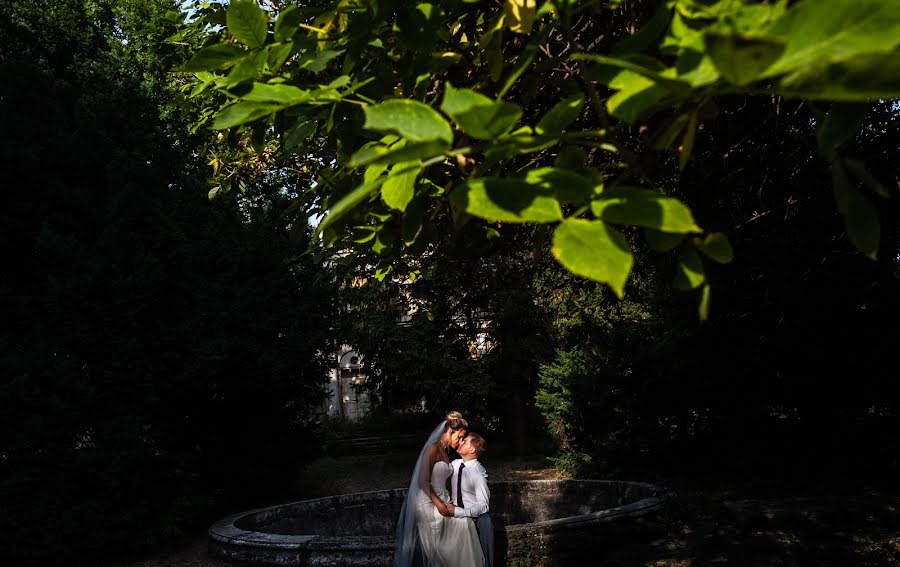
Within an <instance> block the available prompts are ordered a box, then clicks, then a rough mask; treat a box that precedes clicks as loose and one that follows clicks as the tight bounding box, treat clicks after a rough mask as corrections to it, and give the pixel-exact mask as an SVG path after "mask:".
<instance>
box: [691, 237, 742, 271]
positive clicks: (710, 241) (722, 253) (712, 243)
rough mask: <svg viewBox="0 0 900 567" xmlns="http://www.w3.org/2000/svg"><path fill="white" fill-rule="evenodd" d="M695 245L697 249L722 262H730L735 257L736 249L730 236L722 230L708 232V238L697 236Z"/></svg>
mask: <svg viewBox="0 0 900 567" xmlns="http://www.w3.org/2000/svg"><path fill="white" fill-rule="evenodd" d="M694 246H696V247H697V250H699V251H701V252H703V253H704V254H706V256H707V257H708V258H709V259H711V260H714V261H716V262H718V263H720V264H728V263H729V262H731V261H732V260H733V259H734V250H733V249H732V248H731V243H730V242H728V238H727V237H726V236H725V235H724V234H722V233H721V232H714V233H712V234H708V235H707V236H706V238H695V239H694Z"/></svg>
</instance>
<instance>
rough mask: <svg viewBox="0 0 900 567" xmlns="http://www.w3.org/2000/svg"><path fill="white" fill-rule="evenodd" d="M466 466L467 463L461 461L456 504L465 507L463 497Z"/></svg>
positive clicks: (457, 479)
mask: <svg viewBox="0 0 900 567" xmlns="http://www.w3.org/2000/svg"><path fill="white" fill-rule="evenodd" d="M464 468H466V464H465V463H459V474H457V475H456V505H457V506H459V507H460V508H465V506H464V505H463V499H462V471H463V469H464Z"/></svg>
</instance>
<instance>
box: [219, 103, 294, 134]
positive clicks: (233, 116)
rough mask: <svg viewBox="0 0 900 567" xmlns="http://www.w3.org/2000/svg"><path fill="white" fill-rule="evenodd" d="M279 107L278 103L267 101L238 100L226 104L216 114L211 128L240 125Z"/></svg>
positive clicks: (270, 112)
mask: <svg viewBox="0 0 900 567" xmlns="http://www.w3.org/2000/svg"><path fill="white" fill-rule="evenodd" d="M280 108H281V106H280V105H278V104H272V103H267V102H238V103H235V104H232V105H231V106H227V107H225V108H224V109H222V111H221V112H219V113H218V114H217V115H216V120H215V122H213V128H214V129H216V130H224V129H226V128H232V127H234V126H240V125H241V124H246V123H247V122H253V121H254V120H256V119H258V118H262V117H263V116H268V115H269V114H273V113H275V112H277V111H278V110H279V109H280Z"/></svg>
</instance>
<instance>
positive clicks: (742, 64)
mask: <svg viewBox="0 0 900 567" xmlns="http://www.w3.org/2000/svg"><path fill="white" fill-rule="evenodd" d="M706 50H707V51H708V52H709V56H710V58H712V60H713V63H714V64H715V66H716V68H717V69H718V70H719V72H720V73H721V74H722V77H723V78H724V79H725V80H726V81H728V82H729V83H732V84H735V85H741V86H743V85H748V84H750V83H752V82H753V81H755V80H757V79H758V77H759V76H760V75H761V74H762V72H763V71H765V70H766V69H768V68H769V66H770V65H771V64H772V63H773V62H774V61H775V60H776V59H778V57H779V56H781V54H782V53H783V52H784V43H783V42H781V41H776V40H769V39H761V40H756V41H754V40H747V39H744V38H742V37H740V36H736V35H719V34H715V33H710V34H708V35H707V36H706Z"/></svg>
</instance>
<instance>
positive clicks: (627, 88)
mask: <svg viewBox="0 0 900 567" xmlns="http://www.w3.org/2000/svg"><path fill="white" fill-rule="evenodd" d="M620 77H623V79H621V80H620V83H623V86H622V88H621V90H619V92H617V93H616V94H614V95H612V96H611V97H609V99H608V100H607V101H606V110H607V111H608V112H609V114H610V115H611V116H614V117H615V118H618V119H619V120H621V121H622V122H625V123H626V124H632V125H633V124H636V123H637V122H638V121H639V120H641V119H642V118H644V117H645V116H647V115H648V114H650V113H651V112H652V111H653V110H654V109H655V108H656V106H657V104H658V103H659V102H660V101H662V100H663V99H664V98H666V97H667V96H669V95H670V94H671V93H670V92H669V91H668V90H667V89H666V88H664V87H662V86H660V85H658V84H657V83H656V82H654V81H653V80H652V79H648V78H647V77H642V76H641V75H636V74H634V73H631V72H630V71H623V72H622V73H621V74H620ZM625 77H627V79H624V78H625Z"/></svg>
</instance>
